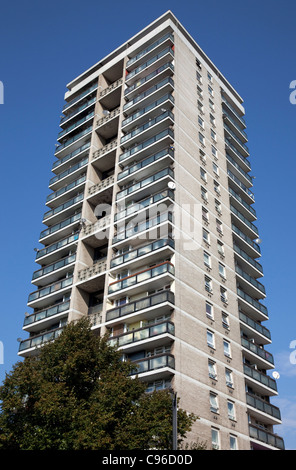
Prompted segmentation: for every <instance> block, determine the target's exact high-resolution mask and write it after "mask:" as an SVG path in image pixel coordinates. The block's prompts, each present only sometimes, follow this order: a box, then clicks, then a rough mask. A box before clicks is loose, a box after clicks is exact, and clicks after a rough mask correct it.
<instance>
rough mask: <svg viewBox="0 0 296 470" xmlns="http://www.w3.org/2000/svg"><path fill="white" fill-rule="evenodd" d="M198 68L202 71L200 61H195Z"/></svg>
mask: <svg viewBox="0 0 296 470" xmlns="http://www.w3.org/2000/svg"><path fill="white" fill-rule="evenodd" d="M195 63H196V66H197V67H198V68H199V70H201V63H200V61H199V60H198V59H195Z"/></svg>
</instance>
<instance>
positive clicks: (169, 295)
mask: <svg viewBox="0 0 296 470" xmlns="http://www.w3.org/2000/svg"><path fill="white" fill-rule="evenodd" d="M174 299H175V297H174V293H173V292H171V291H169V290H165V291H163V292H159V293H157V294H153V295H149V296H147V297H143V298H141V299H138V300H135V301H134V302H129V303H127V304H124V305H121V306H119V307H116V308H112V309H111V310H107V313H106V321H107V322H108V321H111V320H115V319H116V318H121V317H125V316H126V315H130V314H132V313H138V312H141V311H142V310H145V309H152V308H153V307H156V306H157V305H160V304H163V303H165V302H169V303H170V304H174V303H175V300H174Z"/></svg>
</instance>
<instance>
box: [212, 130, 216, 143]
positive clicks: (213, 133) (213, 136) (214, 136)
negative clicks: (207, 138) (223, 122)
mask: <svg viewBox="0 0 296 470" xmlns="http://www.w3.org/2000/svg"><path fill="white" fill-rule="evenodd" d="M211 137H212V139H213V140H214V141H215V142H216V141H217V136H216V132H215V131H213V129H211Z"/></svg>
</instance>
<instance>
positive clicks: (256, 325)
mask: <svg viewBox="0 0 296 470" xmlns="http://www.w3.org/2000/svg"><path fill="white" fill-rule="evenodd" d="M239 318H240V320H241V321H242V322H243V323H245V324H246V325H248V326H250V327H251V328H253V330H256V331H257V332H258V333H260V334H261V335H263V336H265V337H266V338H268V339H271V335H270V331H269V330H268V329H267V328H265V326H262V325H261V324H260V323H257V322H255V321H254V320H252V319H251V318H249V317H248V316H247V315H245V314H244V313H243V312H239Z"/></svg>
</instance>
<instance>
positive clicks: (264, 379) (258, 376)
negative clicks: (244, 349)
mask: <svg viewBox="0 0 296 470" xmlns="http://www.w3.org/2000/svg"><path fill="white" fill-rule="evenodd" d="M244 374H245V375H247V376H248V377H250V378H252V379H254V380H256V381H257V382H260V384H262V385H265V386H266V387H268V388H270V389H272V390H274V391H275V392H276V391H277V384H276V381H275V380H274V379H272V378H271V377H269V376H268V375H266V374H263V373H262V372H259V371H258V370H256V369H254V368H253V367H249V366H248V365H247V364H244Z"/></svg>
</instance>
